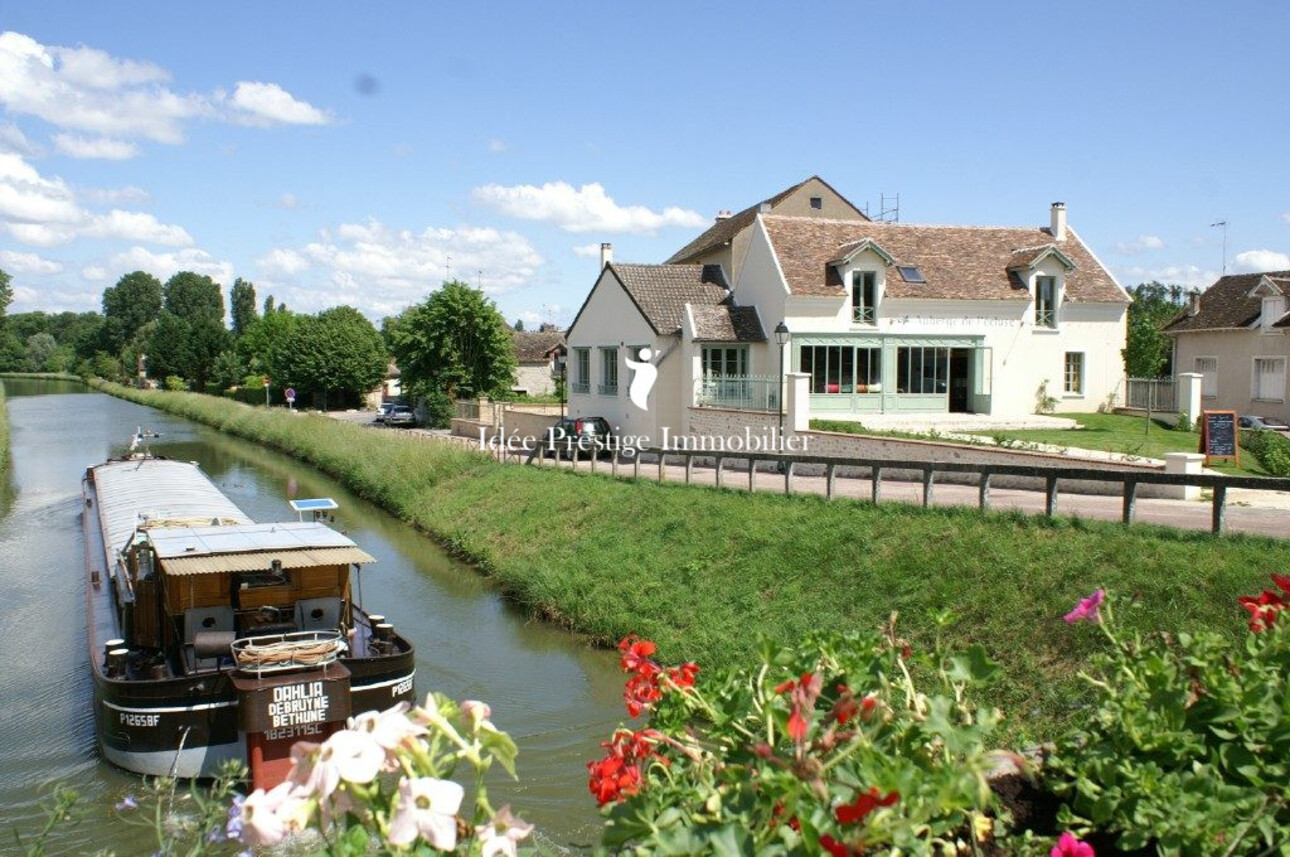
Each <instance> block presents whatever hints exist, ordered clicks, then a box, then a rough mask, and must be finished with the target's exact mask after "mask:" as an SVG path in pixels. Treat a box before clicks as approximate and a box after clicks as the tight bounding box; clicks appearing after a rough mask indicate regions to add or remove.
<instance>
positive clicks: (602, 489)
mask: <svg viewBox="0 0 1290 857" xmlns="http://www.w3.org/2000/svg"><path fill="white" fill-rule="evenodd" d="M91 385H92V386H93V387H94V388H96V389H99V390H101V391H103V392H107V393H111V394H113V395H117V396H119V397H122V398H126V399H130V400H132V401H135V402H138V403H140V404H144V405H147V406H151V407H156V408H160V409H163V410H166V411H168V412H171V413H175V414H177V415H179V416H183V417H186V418H189V419H193V420H195V421H197V422H201V423H204V424H207V425H210V426H213V427H215V428H217V429H219V430H221V431H224V432H226V433H229V434H233V435H236V436H239V437H243V438H246V439H249V440H252V441H255V442H258V443H261V444H263V445H266V446H268V447H271V448H274V449H277V450H280V451H282V452H285V453H287V454H289V455H292V456H294V457H296V458H298V459H300V460H302V461H305V462H307V463H309V464H311V465H313V466H315V467H317V468H319V469H320V470H322V471H324V472H326V473H328V474H329V475H331V476H333V477H335V478H337V479H339V480H340V481H341V482H343V483H344V484H345V485H346V486H347V487H348V488H350V489H351V490H353V491H354V492H355V493H356V494H358V495H360V496H362V497H364V498H365V499H368V500H370V501H372V502H374V503H376V504H377V505H379V506H381V507H383V508H385V509H386V510H388V511H390V512H391V513H392V514H394V515H395V516H397V517H399V518H400V519H401V520H404V521H406V522H408V523H410V524H413V525H414V526H416V527H418V528H419V529H421V530H423V531H424V532H426V533H428V534H429V535H430V536H432V537H433V538H435V539H436V540H437V541H439V542H440V543H441V544H443V545H444V546H445V547H446V548H448V549H449V550H450V551H452V552H453V553H455V554H456V555H457V556H459V557H461V558H463V559H466V560H468V561H470V562H472V563H473V564H474V565H475V566H476V567H477V568H478V569H479V570H480V571H482V572H483V573H485V574H486V575H488V576H490V577H493V578H494V579H495V580H496V582H497V583H498V584H499V586H500V588H501V589H502V590H503V592H504V593H505V594H507V595H508V596H509V597H511V598H512V599H514V600H515V601H516V602H518V603H519V604H520V605H522V606H523V607H524V608H525V609H527V610H530V611H531V612H533V613H535V614H537V615H538V616H540V617H542V618H544V619H547V620H549V621H553V622H555V623H558V624H560V625H562V626H563V627H566V628H569V629H571V630H574V631H577V632H579V633H582V634H584V635H586V636H587V637H589V638H590V639H592V640H594V641H596V642H598V643H612V642H614V641H615V640H616V639H618V638H619V637H621V636H624V635H626V634H627V633H632V632H636V633H641V634H645V635H648V636H650V637H651V638H654V639H656V640H658V641H659V643H660V646H661V651H662V652H663V653H664V654H665V655H666V656H667V657H669V659H670V658H673V657H674V658H678V659H680V658H687V659H695V660H698V661H699V662H700V663H701V664H703V665H705V666H721V665H728V664H732V663H738V662H746V660H747V659H748V658H749V657H750V656H751V654H752V653H753V652H754V651H755V650H756V647H757V638H758V636H759V635H760V634H765V635H766V636H769V637H771V638H774V639H780V640H796V639H800V638H801V637H802V636H803V635H805V634H807V633H809V632H811V631H813V630H820V629H823V630H828V629H845V628H854V627H874V626H877V625H880V624H881V623H882V622H883V621H884V620H885V619H886V618H887V616H888V614H889V613H890V612H891V611H892V610H898V611H900V612H901V614H902V626H903V628H904V631H905V633H906V635H907V636H909V637H910V638H911V639H912V640H914V641H915V643H917V642H918V641H919V640H926V639H929V638H930V636H931V634H932V633H933V632H934V629H933V622H932V620H931V614H932V613H933V612H935V611H936V610H939V609H941V608H945V607H950V608H953V609H954V610H955V611H956V612H957V613H958V615H959V617H960V618H959V621H958V622H957V623H955V624H954V625H953V626H951V627H950V628H949V629H948V631H946V632H945V634H944V635H943V636H944V638H945V641H946V642H947V644H949V645H951V646H955V645H958V644H960V643H968V642H971V641H980V642H983V643H984V644H985V645H986V646H987V647H988V648H989V650H990V652H991V654H992V655H993V656H994V657H996V658H998V659H999V660H1000V661H1001V662H1002V664H1003V667H1004V673H1005V676H1006V677H1005V678H1004V679H1003V681H1002V682H1001V683H1000V684H999V686H998V688H997V694H996V697H995V698H994V699H992V700H991V701H992V702H994V703H995V704H997V705H999V706H1000V707H1001V708H1003V709H1004V710H1005V711H1009V712H1022V713H1025V715H1026V721H1025V722H1024V723H1020V722H1018V721H1015V720H1014V721H1013V722H1012V724H1011V728H1012V729H1013V730H1014V731H1015V732H1017V733H1018V734H1019V735H1021V736H1027V737H1035V738H1042V737H1045V736H1047V735H1050V734H1053V731H1054V729H1055V728H1057V727H1059V726H1060V724H1061V723H1063V722H1065V721H1068V720H1069V719H1071V718H1072V717H1073V716H1074V713H1075V710H1076V709H1075V707H1074V706H1075V705H1076V704H1077V703H1078V701H1079V699H1080V697H1081V696H1082V689H1081V687H1080V685H1079V682H1078V680H1077V679H1076V673H1077V671H1078V669H1079V668H1080V666H1081V664H1082V663H1083V660H1084V658H1086V657H1087V656H1088V655H1089V654H1090V653H1091V651H1092V650H1093V649H1094V648H1095V641H1094V640H1092V639H1091V638H1090V639H1089V640H1078V641H1076V642H1075V643H1074V644H1073V645H1072V644H1071V641H1070V640H1069V639H1064V640H1061V641H1058V640H1055V639H1054V638H1053V636H1052V635H1051V634H1048V633H1047V631H1046V629H1047V628H1048V627H1049V623H1050V622H1051V620H1052V618H1053V617H1060V616H1061V614H1062V613H1063V612H1065V610H1066V609H1068V607H1069V603H1071V599H1072V598H1076V597H1078V596H1079V595H1080V593H1082V592H1085V591H1087V590H1088V589H1090V588H1092V587H1096V586H1106V587H1107V588H1111V589H1114V590H1116V591H1120V592H1133V593H1136V594H1137V597H1138V599H1139V600H1140V601H1141V602H1144V603H1148V604H1152V605H1154V606H1155V607H1156V609H1152V610H1138V611H1132V613H1131V624H1132V626H1133V627H1135V628H1137V629H1139V630H1164V629H1172V628H1178V627H1196V628H1200V627H1205V628H1212V629H1215V630H1218V631H1220V632H1224V633H1226V632H1229V631H1230V630H1231V626H1232V624H1233V623H1232V621H1231V618H1232V616H1231V610H1230V609H1229V606H1230V604H1231V603H1232V598H1233V597H1234V596H1233V593H1240V592H1243V591H1249V590H1252V589H1254V588H1257V587H1258V586H1259V585H1261V582H1262V581H1263V580H1265V579H1266V574H1267V572H1268V571H1281V570H1285V569H1286V568H1290V543H1285V542H1277V541H1272V540H1267V539H1260V538H1254V537H1245V536H1228V537H1224V538H1213V537H1210V536H1207V535H1202V534H1198V533H1183V532H1177V531H1173V530H1168V529H1164V528H1157V527H1150V526H1139V527H1135V528H1132V529H1125V528H1123V527H1121V526H1118V525H1115V524H1104V523H1100V522H1088V521H1081V520H1071V519H1056V520H1051V521H1047V520H1044V519H1039V518H1029V517H1026V516H1023V515H1016V514H1009V513H1002V514H989V515H981V514H979V513H977V512H976V511H974V510H965V509H930V510H923V509H918V508H914V507H909V506H903V505H901V504H891V505H888V506H877V507H874V506H871V505H868V504H864V503H853V502H837V501H834V502H833V503H827V504H826V503H824V502H823V501H821V500H819V499H818V498H814V497H806V496H802V497H796V496H795V497H782V496H776V495H770V494H765V495H762V494H758V495H747V494H745V493H742V492H733V491H718V490H713V489H711V488H687V487H686V486H683V485H672V484H667V485H656V484H652V483H631V482H626V481H622V480H614V479H611V478H609V477H605V476H601V477H596V476H591V475H587V474H574V473H569V472H567V471H561V470H556V469H546V468H541V469H539V468H517V467H504V466H503V465H499V464H497V463H496V462H493V461H491V460H490V459H488V458H487V457H486V456H484V455H481V454H479V453H476V452H472V451H468V450H462V449H455V448H449V447H442V446H439V445H435V444H429V443H425V442H418V441H413V440H410V439H404V438H400V437H398V436H397V433H389V432H376V431H371V430H369V429H365V428H362V427H359V426H351V425H344V424H341V423H337V422H336V421H333V420H330V419H325V418H322V417H314V416H310V415H307V414H306V415H292V414H289V413H287V412H285V411H280V410H277V411H269V410H265V409H263V408H251V407H248V406H244V405H239V404H236V403H232V402H229V401H227V400H223V399H218V398H214V397H210V396H201V395H198V394H189V393H172V392H160V391H140V390H133V389H129V388H125V387H120V386H117V385H112V384H106V383H103V382H97V381H96V382H91Z"/></svg>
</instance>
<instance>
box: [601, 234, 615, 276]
mask: <svg viewBox="0 0 1290 857" xmlns="http://www.w3.org/2000/svg"><path fill="white" fill-rule="evenodd" d="M612 261H614V245H613V244H610V243H609V242H608V241H606V242H604V243H602V244H601V245H600V269H601V270H602V271H603V270H604V269H605V266H607V265H608V264H609V263H610V262H612Z"/></svg>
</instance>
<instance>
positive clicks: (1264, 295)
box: [1164, 271, 1290, 420]
mask: <svg viewBox="0 0 1290 857" xmlns="http://www.w3.org/2000/svg"><path fill="white" fill-rule="evenodd" d="M1288 296H1290V271H1269V272H1267V273H1262V274H1232V275H1230V276H1226V277H1220V278H1219V279H1218V281H1217V282H1215V283H1214V285H1212V286H1210V287H1209V288H1208V289H1206V290H1205V292H1204V293H1203V294H1199V295H1197V294H1193V295H1192V296H1191V300H1190V301H1189V302H1188V304H1187V306H1186V307H1185V308H1184V309H1183V310H1182V311H1181V312H1180V313H1179V314H1178V316H1177V317H1176V318H1174V319H1173V321H1171V322H1169V323H1168V324H1167V325H1165V328H1164V331H1165V333H1167V334H1169V335H1170V336H1171V337H1173V342H1174V354H1173V365H1174V372H1175V374H1178V373H1182V372H1195V373H1196V374H1199V375H1200V376H1201V404H1202V407H1203V408H1205V409H1207V410H1228V411H1237V412H1239V413H1241V414H1255V415H1257V416H1262V417H1280V418H1281V419H1283V420H1290V403H1288V402H1287V400H1286V361H1287V358H1290V336H1287V335H1286V333H1287V330H1290V312H1288V311H1287V310H1288V309H1290V308H1288V307H1287V297H1288Z"/></svg>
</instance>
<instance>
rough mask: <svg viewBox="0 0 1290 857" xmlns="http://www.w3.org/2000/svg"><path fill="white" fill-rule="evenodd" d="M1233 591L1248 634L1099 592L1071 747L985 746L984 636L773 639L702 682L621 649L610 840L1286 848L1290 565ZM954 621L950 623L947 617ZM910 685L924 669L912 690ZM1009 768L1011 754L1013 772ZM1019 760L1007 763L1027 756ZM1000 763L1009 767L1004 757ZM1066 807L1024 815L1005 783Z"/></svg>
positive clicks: (1079, 855)
mask: <svg viewBox="0 0 1290 857" xmlns="http://www.w3.org/2000/svg"><path fill="white" fill-rule="evenodd" d="M1272 580H1273V583H1274V586H1275V588H1273V589H1267V590H1264V591H1263V592H1262V593H1260V594H1259V595H1257V596H1248V597H1241V598H1239V599H1237V602H1238V603H1239V605H1240V606H1241V607H1243V608H1244V609H1245V610H1246V611H1248V615H1249V619H1248V625H1249V630H1250V632H1251V633H1250V634H1249V635H1248V636H1246V637H1245V638H1244V639H1243V640H1242V641H1240V642H1239V643H1234V642H1233V640H1232V639H1231V638H1230V637H1226V636H1223V635H1221V634H1217V633H1195V634H1190V633H1178V634H1158V635H1154V636H1150V637H1146V638H1144V637H1143V636H1142V635H1137V634H1135V635H1126V634H1125V633H1124V632H1122V631H1121V630H1119V629H1118V627H1117V626H1116V623H1115V619H1114V609H1113V602H1112V599H1111V598H1110V597H1109V596H1108V595H1107V593H1106V592H1105V591H1104V590H1101V589H1098V590H1097V591H1095V592H1094V593H1093V594H1091V595H1089V596H1088V597H1087V598H1084V599H1081V600H1080V601H1079V602H1078V603H1077V604H1076V605H1075V607H1074V608H1073V609H1072V610H1071V611H1070V612H1069V613H1067V614H1066V615H1065V616H1064V617H1063V618H1064V619H1065V622H1066V623H1067V624H1068V625H1070V626H1072V627H1071V629H1070V631H1068V632H1067V633H1082V632H1080V631H1078V630H1077V627H1078V626H1093V627H1094V628H1096V629H1097V630H1096V631H1095V633H1098V634H1100V635H1101V636H1102V637H1103V638H1104V639H1105V641H1106V643H1107V648H1106V650H1105V651H1104V652H1103V653H1101V654H1099V655H1097V656H1096V657H1095V658H1094V659H1093V660H1092V662H1091V663H1090V664H1089V667H1088V669H1087V670H1086V671H1085V672H1084V673H1081V675H1082V676H1083V677H1084V678H1085V679H1087V681H1088V683H1089V687H1090V690H1091V692H1092V706H1091V707H1090V712H1089V715H1088V716H1087V717H1086V718H1085V719H1084V721H1083V723H1082V725H1081V726H1080V727H1079V728H1077V729H1075V730H1073V731H1072V732H1071V733H1069V734H1068V735H1066V736H1064V737H1063V738H1062V739H1061V740H1059V741H1058V742H1057V743H1056V744H1055V745H1054V746H1052V747H1048V748H1043V749H1042V750H1041V751H1039V752H1035V753H1032V754H1031V756H1032V757H1033V758H1034V763H1033V764H1032V763H1031V762H1029V761H1028V760H1027V759H1026V758H1023V757H1021V756H1018V755H1016V754H1012V753H1007V752H1001V751H996V750H991V749H989V748H990V747H991V739H992V737H993V731H992V730H993V727H994V726H995V724H996V722H997V720H998V717H999V715H998V714H997V713H996V712H994V711H991V710H990V709H988V708H986V707H983V706H981V705H979V704H977V703H976V702H974V701H973V700H974V694H975V693H977V692H978V691H979V690H980V689H981V684H982V683H983V682H985V681H988V680H989V678H990V676H991V674H992V673H993V671H994V665H993V664H992V663H991V662H990V661H989V660H988V658H987V657H986V656H985V652H984V650H983V649H981V648H980V647H979V646H974V647H972V648H970V649H969V650H968V651H966V652H965V653H962V654H958V655H946V654H943V653H942V651H941V647H940V645H939V642H937V644H936V645H934V646H933V647H932V648H931V650H930V651H928V652H925V653H917V652H914V651H912V650H911V648H910V646H909V645H908V644H907V643H906V642H905V641H903V640H901V639H900V638H899V637H898V636H897V633H896V626H895V617H894V616H893V618H892V621H891V622H890V623H889V625H888V627H887V629H886V631H885V633H883V634H848V635H820V636H814V637H811V638H808V639H806V640H804V641H803V642H802V644H801V645H799V646H795V647H791V648H789V647H778V646H775V645H772V644H768V643H766V644H763V648H762V653H761V654H762V657H761V663H760V664H758V665H757V666H756V667H754V668H752V669H740V670H732V671H729V672H726V673H723V674H721V675H718V676H704V678H703V679H702V680H701V681H700V680H697V676H698V675H699V669H698V667H697V666H696V665H694V664H684V665H682V666H680V667H666V666H663V665H661V664H659V663H658V662H657V661H655V660H654V655H655V653H656V650H655V646H654V644H653V643H651V642H649V641H647V640H640V639H637V638H635V637H629V638H627V639H625V640H623V642H622V643H621V644H620V646H619V648H620V651H621V654H622V657H621V666H622V668H623V670H624V671H625V672H626V673H627V674H628V676H629V677H628V680H627V683H626V689H625V691H624V702H625V704H626V708H627V712H628V714H629V715H631V716H632V717H633V718H635V717H638V716H640V715H642V714H645V713H648V714H649V715H650V723H649V726H648V727H647V728H638V729H633V728H627V727H624V728H620V729H619V730H618V731H617V732H615V733H614V735H613V736H612V737H611V738H610V740H609V741H606V742H605V743H604V745H603V746H604V748H605V749H606V751H607V753H606V755H605V756H604V757H603V758H601V759H598V760H595V761H593V762H591V763H590V764H589V765H588V774H589V779H588V786H589V788H590V791H591V793H592V794H593V795H594V796H595V799H596V801H597V802H598V803H599V804H600V805H601V807H602V813H603V814H604V818H605V821H604V831H603V835H602V845H603V846H604V847H605V848H607V849H608V850H610V851H614V852H633V853H640V854H683V853H685V854H689V853H739V854H819V853H825V854H831V855H861V854H956V853H974V854H1026V855H1041V854H1045V853H1047V854H1049V855H1050V857H1094V855H1095V853H1101V854H1102V855H1103V857H1107V855H1114V854H1126V853H1157V854H1184V855H1224V857H1231V855H1242V854H1249V855H1272V854H1290V683H1288V682H1290V620H1287V619H1285V618H1284V614H1286V613H1287V612H1290V577H1287V576H1282V575H1273V576H1272ZM948 621H950V617H949V616H948V615H947V614H943V615H941V616H940V617H938V627H943V626H944V624H945V623H947V622H948ZM915 677H918V681H917V682H916V680H915ZM1001 763H1003V764H1001ZM1007 763H1011V764H1010V765H1009V764H1007ZM992 769H993V770H992ZM1009 769H1011V771H1012V774H1011V776H1013V777H1017V776H1020V777H1021V778H1022V779H1023V780H1025V781H1026V783H1027V787H1028V788H1029V790H1030V798H1031V799H1032V800H1037V801H1038V802H1040V803H1047V804H1051V805H1052V808H1053V810H1054V811H1053V813H1051V814H1050V815H1049V816H1048V817H1047V818H1045V817H1043V815H1042V813H1041V814H1037V815H1032V816H1031V817H1022V818H1021V819H1020V820H1018V818H1017V817H1015V816H1014V814H1013V813H1012V812H1011V807H1010V805H1009V803H1008V802H1007V801H1005V800H1003V799H1001V798H1000V797H999V796H997V795H996V794H995V793H994V791H993V790H992V783H993V782H997V781H999V780H1001V779H1003V778H1004V777H1003V776H996V775H1004V774H1005V772H1007V771H1008V770H1009Z"/></svg>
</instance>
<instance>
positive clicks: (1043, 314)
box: [1035, 276, 1057, 328]
mask: <svg viewBox="0 0 1290 857" xmlns="http://www.w3.org/2000/svg"><path fill="white" fill-rule="evenodd" d="M1035 327H1047V328H1055V327H1057V278H1056V277H1042V276H1041V277H1035Z"/></svg>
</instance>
